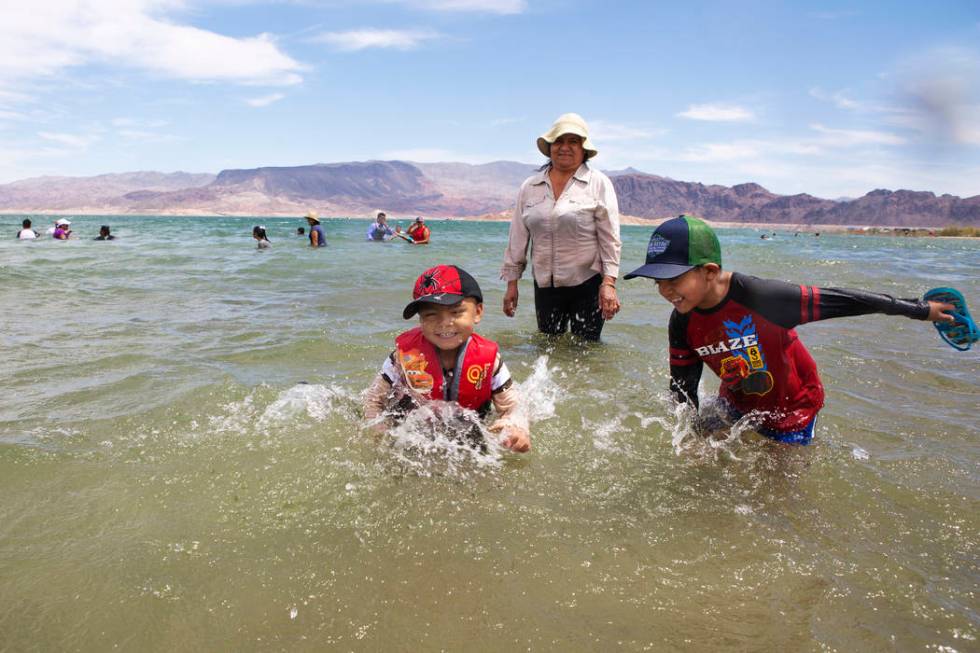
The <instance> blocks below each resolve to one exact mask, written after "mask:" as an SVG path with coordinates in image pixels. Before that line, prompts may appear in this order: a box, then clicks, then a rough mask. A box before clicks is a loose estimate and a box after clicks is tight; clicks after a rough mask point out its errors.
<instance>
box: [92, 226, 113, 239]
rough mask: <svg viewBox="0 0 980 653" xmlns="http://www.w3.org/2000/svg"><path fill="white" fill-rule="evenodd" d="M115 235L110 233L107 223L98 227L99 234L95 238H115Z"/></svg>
mask: <svg viewBox="0 0 980 653" xmlns="http://www.w3.org/2000/svg"><path fill="white" fill-rule="evenodd" d="M115 239H116V237H115V236H113V235H112V233H110V229H109V225H107V224H104V225H102V226H101V227H99V235H98V236H96V237H95V240H115Z"/></svg>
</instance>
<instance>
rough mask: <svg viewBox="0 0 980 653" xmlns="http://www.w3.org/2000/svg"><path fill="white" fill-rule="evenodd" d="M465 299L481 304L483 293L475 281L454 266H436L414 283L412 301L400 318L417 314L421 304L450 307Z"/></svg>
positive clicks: (465, 272)
mask: <svg viewBox="0 0 980 653" xmlns="http://www.w3.org/2000/svg"><path fill="white" fill-rule="evenodd" d="M467 297H472V298H473V299H475V300H476V301H478V302H480V303H481V304H482V303H483V293H482V292H480V284H478V283H477V282H476V279H474V278H473V277H471V276H470V274H469V272H467V271H466V270H464V269H463V268H460V267H457V266H455V265H437V266H435V267H434V268H429V269H428V270H426V271H425V272H423V273H422V275H421V276H420V277H419V278H418V279H417V280H416V281H415V290H414V291H412V300H413V301H412V302H411V303H410V304H409V305H408V306H406V307H405V310H404V311H402V317H404V318H405V319H406V320H407V319H408V318H410V317H412V316H413V315H415V314H416V313H418V312H419V308H421V304H440V305H442V306H452V305H453V304H458V303H460V302H461V301H463V300H464V299H465V298H467Z"/></svg>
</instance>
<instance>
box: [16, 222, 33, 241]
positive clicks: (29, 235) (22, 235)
mask: <svg viewBox="0 0 980 653" xmlns="http://www.w3.org/2000/svg"><path fill="white" fill-rule="evenodd" d="M21 227H22V228H21V230H20V231H18V232H17V239H18V240H35V239H37V237H38V233H37V232H36V231H34V229H32V228H31V221H30V219H25V220H24V221H23V222H22V223H21Z"/></svg>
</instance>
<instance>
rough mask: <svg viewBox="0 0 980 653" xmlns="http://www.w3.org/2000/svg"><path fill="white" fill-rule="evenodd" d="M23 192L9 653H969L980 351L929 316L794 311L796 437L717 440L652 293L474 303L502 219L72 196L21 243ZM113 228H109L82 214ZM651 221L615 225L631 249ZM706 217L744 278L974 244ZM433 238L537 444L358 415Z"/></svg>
mask: <svg viewBox="0 0 980 653" xmlns="http://www.w3.org/2000/svg"><path fill="white" fill-rule="evenodd" d="M22 217H23V216H4V217H0V232H3V233H7V234H8V235H9V236H10V238H5V239H3V240H0V280H2V283H0V305H2V306H3V307H4V308H3V311H2V325H3V328H2V329H0V334H2V350H3V356H2V358H0V379H2V381H0V384H2V385H0V496H2V497H3V499H2V501H0V563H2V564H0V650H3V651H8V650H9V651H15V650H17V651H19V650H25V649H27V650H30V649H37V650H81V651H101V650H107V649H112V648H115V647H118V648H119V649H122V650H161V651H163V650H167V651H169V650H186V649H206V650H270V649H271V650H279V649H289V650H317V651H320V650H355V651H363V650H370V651H374V650H385V651H389V650H391V651H419V650H424V651H429V650H460V649H467V650H488V651H489V650H517V649H522V650H523V649H529V650H574V651H579V650H581V651H591V650H674V649H695V650H722V649H724V650H840V651H852V650H884V651H892V650H945V651H952V650H955V651H971V650H977V649H978V647H980V645H978V643H977V639H976V638H977V637H978V636H980V632H978V631H980V615H978V612H977V589H978V582H980V571H978V559H980V558H978V541H980V518H978V516H977V515H978V514H980V510H978V508H980V491H978V487H980V484H978V480H980V470H978V462H980V439H978V435H980V428H978V426H977V421H976V417H975V415H976V410H977V406H978V398H980V392H978V389H980V383H978V380H977V379H978V372H980V365H978V358H977V354H976V352H975V351H971V352H970V353H967V354H961V353H958V352H955V351H953V350H952V349H950V348H949V347H947V346H946V345H944V344H942V343H941V342H940V340H939V338H938V337H937V335H936V334H935V331H934V329H933V328H932V327H931V326H930V325H928V324H925V323H922V322H915V321H911V320H907V319H904V318H894V317H892V318H889V317H884V316H867V317H862V318H852V319H845V320H834V321H827V322H822V323H817V324H811V325H807V326H804V327H801V328H800V330H799V331H800V335H801V337H802V338H803V340H804V342H806V343H807V346H808V347H809V348H810V351H811V352H812V353H813V355H814V357H815V359H816V360H817V363H818V365H819V366H820V370H821V376H822V378H823V380H824V383H825V385H826V387H827V406H826V408H825V409H824V411H823V412H822V413H821V420H820V423H819V425H818V429H817V436H816V443H815V445H814V446H812V447H808V448H802V449H793V450H788V451H787V450H784V449H775V448H773V447H769V446H766V445H764V444H762V443H759V442H757V441H755V440H754V439H752V438H750V437H747V438H745V440H744V441H742V440H736V441H734V442H731V443H727V444H725V446H719V447H713V446H710V445H707V444H705V443H703V442H699V441H695V440H693V439H690V438H685V437H684V422H683V419H680V418H678V417H675V415H674V412H673V411H672V409H671V408H670V406H669V405H668V403H667V402H666V401H665V397H664V389H665V387H666V383H667V366H666V324H667V317H668V314H669V306H668V305H667V303H666V302H665V301H663V300H662V299H661V298H660V297H659V295H658V294H657V292H656V289H655V287H654V286H653V284H652V283H649V282H647V281H645V280H636V281H631V282H621V283H620V288H621V292H620V298H621V300H622V303H623V311H622V313H621V314H620V315H619V316H617V317H616V319H615V320H613V321H612V322H610V323H608V324H607V326H606V330H605V333H604V335H603V342H602V343H601V344H598V345H591V346H585V347H581V346H578V345H576V344H575V343H573V342H571V341H570V340H567V339H563V340H559V341H557V342H550V341H548V340H546V339H544V338H542V337H540V336H538V335H537V334H536V333H535V331H534V317H533V303H532V297H531V295H532V291H531V287H530V284H529V282H522V286H521V292H522V296H521V305H520V307H519V309H518V315H517V317H516V318H514V319H508V318H506V317H504V316H503V315H502V314H501V312H500V309H499V307H500V303H501V300H502V296H503V284H502V282H500V281H499V280H497V272H498V269H499V266H500V259H501V254H502V251H503V247H504V244H505V242H506V234H507V225H506V224H501V223H469V222H459V221H453V222H434V223H433V244H432V245H430V246H429V247H426V248H413V247H409V246H407V245H406V244H405V243H401V242H392V243H386V244H379V243H368V242H364V241H363V237H364V232H365V230H366V228H367V222H366V221H363V220H360V221H359V220H332V221H325V223H324V226H325V229H326V232H327V237H328V240H329V242H330V246H329V247H328V248H326V249H324V250H318V251H314V250H310V249H309V248H306V247H304V245H305V243H306V241H305V240H303V239H300V238H298V237H296V236H295V235H294V233H295V229H296V227H297V226H301V225H302V224H303V223H302V221H300V220H298V219H281V218H249V219H246V218H186V217H146V218H140V217H131V216H130V217H97V216H95V217H80V218H76V219H73V225H72V227H73V229H74V230H75V232H76V235H78V236H81V238H79V239H77V240H72V241H68V242H55V241H52V240H49V239H43V240H41V241H38V242H33V243H22V242H17V241H15V240H13V239H12V236H13V235H14V234H15V233H16V231H17V229H18V228H19V225H20V220H21V219H22ZM48 221H49V220H48V219H47V218H45V219H36V220H35V227H36V228H38V229H39V230H40V231H43V227H46V226H47V225H46V223H47V222H48ZM104 223H108V224H111V225H112V227H113V233H115V234H116V235H118V236H119V239H118V240H116V241H113V242H94V241H92V240H90V238H93V237H94V236H95V235H96V234H97V232H98V225H100V224H104ZM259 223H262V224H265V225H266V226H267V227H268V228H269V234H270V238H271V239H272V248H271V249H270V250H267V251H261V252H260V251H257V250H256V249H255V246H254V241H253V240H252V239H251V228H252V226H253V225H254V224H259ZM649 231H650V230H649V229H648V228H643V227H624V229H623V237H624V243H625V246H624V253H623V261H624V264H623V268H624V269H626V270H628V269H631V268H632V267H634V266H636V265H638V264H639V263H641V262H642V257H643V253H644V251H645V247H646V240H647V238H648V236H649ZM721 239H722V245H723V248H724V251H725V256H726V260H725V264H726V266H727V267H730V268H732V269H737V270H740V271H743V272H747V273H752V274H756V275H759V276H765V277H775V278H783V279H787V280H791V281H798V282H805V283H808V284H813V285H824V286H845V287H863V288H867V289H869V290H877V291H881V292H888V293H890V294H894V295H898V296H904V297H908V296H915V295H919V294H921V293H922V292H923V291H924V290H926V289H928V288H931V287H934V286H941V285H954V286H957V287H959V288H960V289H961V290H963V292H964V294H965V295H966V296H967V298H968V299H969V301H970V302H971V303H972V305H973V306H974V307H977V306H980V275H978V272H977V271H978V267H977V263H976V262H977V258H978V253H980V243H977V242H976V241H969V240H954V239H901V238H888V237H855V236H844V235H831V234H824V235H821V236H820V237H819V238H816V237H813V236H811V235H801V236H799V237H796V238H794V237H793V234H792V233H779V234H778V235H777V236H776V238H774V239H773V240H769V241H761V240H760V239H759V232H757V231H753V230H748V229H745V230H724V231H722V232H721ZM440 262H449V263H457V264H459V265H461V266H462V267H465V268H466V269H467V270H468V271H470V272H471V273H472V274H473V275H474V276H475V277H476V278H477V279H478V280H479V281H480V282H481V284H482V285H483V289H484V294H485V297H486V307H487V312H486V315H485V318H484V320H483V322H482V324H481V325H480V329H479V330H480V332H481V333H483V334H484V335H486V336H488V337H491V338H493V339H496V340H497V341H498V342H500V344H501V347H502V351H503V354H504V356H505V359H506V361H507V362H508V365H509V366H510V368H511V370H512V372H513V374H514V376H515V378H516V380H517V381H518V382H520V383H521V385H522V389H523V390H524V392H525V394H526V395H527V396H528V398H529V406H528V410H529V411H530V414H531V417H532V419H533V424H532V440H533V445H534V450H533V451H532V452H531V453H530V454H527V455H525V456H517V455H513V454H501V453H499V452H491V453H490V454H488V455H486V456H476V457H472V456H471V457H467V456H462V455H461V454H459V452H454V451H452V450H450V449H439V448H435V449H432V448H429V449H425V448H424V447H421V448H420V447H413V446H410V445H412V444H413V442H414V441H413V440H412V438H413V436H417V435H418V434H412V433H399V434H396V437H395V444H394V445H392V444H390V443H388V442H385V443H378V442H376V441H375V440H374V439H373V438H372V437H370V436H368V435H366V434H365V433H363V432H362V431H360V430H359V428H358V421H359V411H360V408H359V399H358V394H359V392H360V391H361V390H362V389H363V388H364V387H366V386H367V385H368V384H369V382H370V380H371V378H372V377H373V375H374V374H375V373H376V372H377V369H378V368H379V366H380V364H381V362H382V361H383V359H384V357H385V356H386V355H387V353H388V352H389V351H390V349H391V346H392V340H393V338H394V336H395V335H396V334H397V333H399V332H400V330H402V329H404V328H405V325H406V324H407V323H406V322H403V321H402V320H401V318H400V314H401V309H402V307H403V306H404V304H405V303H406V302H407V301H408V299H409V295H410V292H411V287H412V283H413V282H414V279H415V277H416V276H417V275H418V273H419V272H421V271H422V270H423V269H425V268H426V267H428V266H430V265H433V264H435V263H440ZM301 382H306V383H301ZM716 388H717V383H716V381H715V380H714V379H706V381H705V383H704V387H703V388H702V392H703V393H706V394H709V395H710V394H712V393H713V392H714V391H715V390H716ZM406 443H407V444H408V445H409V446H406ZM416 444H417V442H416ZM940 647H946V648H940Z"/></svg>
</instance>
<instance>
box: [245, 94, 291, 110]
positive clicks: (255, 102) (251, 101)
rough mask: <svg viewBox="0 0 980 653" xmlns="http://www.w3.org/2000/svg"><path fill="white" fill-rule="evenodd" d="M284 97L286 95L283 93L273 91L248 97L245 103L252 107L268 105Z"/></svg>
mask: <svg viewBox="0 0 980 653" xmlns="http://www.w3.org/2000/svg"><path fill="white" fill-rule="evenodd" d="M284 97H286V96H285V95H283V94H282V93H271V94H269V95H263V96H261V97H253V98H248V99H247V100H245V104H247V105H249V106H250V107H267V106H269V105H270V104H272V103H274V102H278V101H279V100H281V99H283V98H284Z"/></svg>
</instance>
